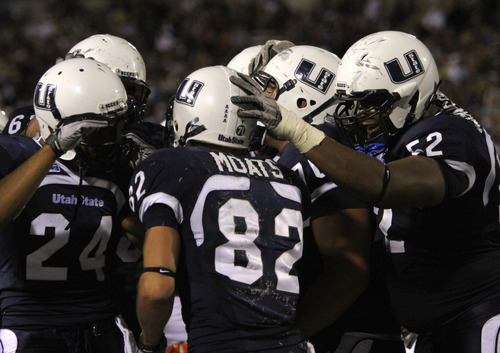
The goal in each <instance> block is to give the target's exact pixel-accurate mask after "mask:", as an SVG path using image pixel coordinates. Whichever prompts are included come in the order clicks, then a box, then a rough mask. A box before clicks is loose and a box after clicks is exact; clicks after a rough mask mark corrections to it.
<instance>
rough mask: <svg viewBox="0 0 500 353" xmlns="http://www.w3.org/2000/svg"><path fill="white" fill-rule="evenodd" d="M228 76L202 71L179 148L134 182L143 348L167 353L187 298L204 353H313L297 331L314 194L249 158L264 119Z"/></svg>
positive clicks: (176, 117)
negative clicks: (247, 114)
mask: <svg viewBox="0 0 500 353" xmlns="http://www.w3.org/2000/svg"><path fill="white" fill-rule="evenodd" d="M234 74H235V71H233V70H230V69H229V68H227V67H224V66H212V67H206V68H202V69H199V70H197V71H195V72H194V73H192V74H191V75H189V76H188V77H187V78H186V79H185V80H184V81H183V82H182V83H181V84H180V86H179V88H178V90H177V93H176V96H175V101H174V103H173V109H172V117H171V119H172V120H173V123H172V124H171V126H172V127H173V133H174V138H173V142H174V146H176V147H174V148H167V149H163V150H160V151H157V152H155V153H153V154H152V155H151V156H150V157H149V158H148V159H147V160H146V161H144V162H143V163H142V164H141V165H140V166H139V167H138V168H137V169H136V171H135V172H134V175H133V177H132V180H131V184H130V190H129V203H130V205H131V206H132V208H133V209H134V210H135V212H136V213H137V215H138V216H139V218H140V219H141V221H142V222H143V223H144V225H145V228H146V240H145V243H144V248H143V254H144V272H143V274H142V276H141V278H140V281H139V295H138V302H137V310H138V316H139V319H140V322H141V326H142V334H141V338H140V341H139V348H140V349H142V351H144V352H145V351H148V352H161V351H162V349H164V348H162V347H163V345H162V344H161V340H162V339H163V337H164V336H163V327H164V326H165V323H166V322H167V320H168V319H169V316H170V308H171V305H172V300H173V298H174V288H178V290H179V296H180V299H181V302H182V309H183V317H184V321H185V322H186V327H187V331H188V350H189V352H191V353H193V352H194V353H197V352H228V353H229V352H231V353H238V352H255V351H262V352H287V353H288V352H292V353H293V352H307V351H308V348H307V347H308V345H307V343H306V342H305V341H304V340H303V338H302V336H301V335H300V333H299V331H298V330H297V329H296V328H295V327H294V319H295V312H296V305H297V300H298V297H299V281H298V277H297V269H296V264H297V262H298V261H299V260H300V258H301V256H302V250H303V230H302V229H303V225H304V223H305V222H306V221H307V218H308V208H309V201H308V192H307V190H306V189H305V185H304V184H303V183H302V182H301V181H300V179H299V178H298V176H297V175H296V174H295V173H293V172H292V171H291V170H289V169H287V168H285V167H283V166H279V165H277V164H276V163H274V162H273V161H272V160H269V159H267V160H265V159H256V158H252V157H245V154H246V153H247V151H248V148H249V146H250V140H251V137H252V133H253V132H254V130H255V126H256V121H255V119H241V118H239V117H238V116H237V107H236V106H235V105H234V104H232V103H231V101H230V97H231V96H232V95H235V94H236V95H240V94H243V93H242V92H241V91H240V90H239V89H238V88H237V87H235V86H234V85H232V84H231V83H230V81H229V77H230V76H231V75H234Z"/></svg>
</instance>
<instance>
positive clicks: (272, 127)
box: [229, 73, 325, 153]
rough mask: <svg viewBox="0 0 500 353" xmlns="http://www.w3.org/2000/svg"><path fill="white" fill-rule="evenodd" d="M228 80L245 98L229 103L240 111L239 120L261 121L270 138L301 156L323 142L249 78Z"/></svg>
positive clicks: (235, 97) (232, 77)
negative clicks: (289, 144) (288, 145)
mask: <svg viewBox="0 0 500 353" xmlns="http://www.w3.org/2000/svg"><path fill="white" fill-rule="evenodd" d="M229 79H230V80H231V82H232V83H233V84H234V85H236V86H238V87H239V88H241V89H242V90H243V91H244V92H246V93H247V94H248V95H242V96H233V97H231V102H233V103H234V104H237V105H238V106H239V107H240V110H238V116H239V117H241V118H252V119H258V120H260V121H261V122H263V123H264V125H266V127H267V129H268V131H269V132H270V133H271V135H273V136H274V137H276V138H278V139H280V140H289V141H290V142H292V143H293V144H294V145H295V147H297V149H298V150H299V151H300V152H301V153H306V152H308V151H309V150H311V149H312V148H313V147H315V146H317V145H319V144H320V143H321V141H323V139H324V138H325V134H324V133H323V132H322V131H320V130H318V129H316V128H314V127H313V126H311V125H309V124H308V123H307V122H305V121H304V120H302V119H301V118H299V117H297V116H296V115H295V114H294V113H292V112H291V111H288V110H286V109H285V108H283V107H282V106H281V105H279V104H278V103H277V102H276V101H275V100H274V99H273V98H270V97H269V96H267V95H266V94H265V93H264V92H263V91H262V89H261V88H260V86H259V84H258V83H257V82H255V81H254V80H252V78H251V77H250V76H247V75H245V74H242V73H238V76H231V77H230V78H229Z"/></svg>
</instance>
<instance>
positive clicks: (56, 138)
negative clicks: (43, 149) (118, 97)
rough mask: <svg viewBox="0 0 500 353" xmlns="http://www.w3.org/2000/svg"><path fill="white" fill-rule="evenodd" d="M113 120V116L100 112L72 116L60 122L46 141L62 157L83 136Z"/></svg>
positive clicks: (106, 125) (109, 123)
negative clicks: (108, 116) (103, 114)
mask: <svg viewBox="0 0 500 353" xmlns="http://www.w3.org/2000/svg"><path fill="white" fill-rule="evenodd" d="M112 122H113V121H112V118H107V117H104V116H102V115H98V114H85V115H76V116H70V117H67V118H65V119H63V120H61V121H60V122H59V124H58V125H57V128H56V131H55V132H53V133H52V134H50V135H49V136H48V137H47V139H45V143H46V144H47V145H49V146H50V147H51V148H52V150H53V151H54V152H55V154H56V155H57V156H58V157H60V156H62V155H63V154H65V153H66V152H68V151H70V150H72V149H73V148H75V147H76V146H77V145H78V144H79V143H80V142H81V141H82V138H83V137H85V136H87V135H89V134H90V133H92V132H94V131H96V130H98V129H100V128H103V127H108V126H110V125H111V123H112Z"/></svg>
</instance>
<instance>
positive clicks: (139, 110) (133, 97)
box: [121, 77, 151, 122]
mask: <svg viewBox="0 0 500 353" xmlns="http://www.w3.org/2000/svg"><path fill="white" fill-rule="evenodd" d="M121 80H122V82H123V85H124V86H125V90H126V91H127V95H128V100H127V104H128V111H127V117H128V119H129V120H130V122H132V121H138V122H141V121H143V118H144V113H145V111H146V102H147V100H148V98H149V94H150V93H151V89H150V88H149V86H148V85H147V84H146V83H145V82H142V81H139V80H135V79H130V78H126V77H121Z"/></svg>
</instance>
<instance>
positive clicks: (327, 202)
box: [253, 46, 404, 353]
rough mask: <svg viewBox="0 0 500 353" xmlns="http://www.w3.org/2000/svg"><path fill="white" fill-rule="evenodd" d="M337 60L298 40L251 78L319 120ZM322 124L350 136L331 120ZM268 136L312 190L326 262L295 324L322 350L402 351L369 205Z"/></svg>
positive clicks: (329, 110)
mask: <svg viewBox="0 0 500 353" xmlns="http://www.w3.org/2000/svg"><path fill="white" fill-rule="evenodd" d="M339 62H340V59H339V58H338V57H337V56H336V55H335V54H333V53H330V52H328V51H326V50H324V49H321V48H317V47H313V46H294V47H291V48H289V49H287V50H284V51H282V52H280V53H279V54H277V55H276V56H274V57H273V58H272V59H271V60H270V61H269V62H268V63H267V65H266V66H265V68H264V69H263V70H262V71H259V72H256V73H255V74H254V76H253V78H254V79H255V80H256V81H258V82H260V84H261V86H262V89H263V90H264V91H265V92H267V94H268V95H269V96H271V97H273V98H275V99H276V100H277V102H278V103H279V104H280V105H282V106H283V107H285V108H286V109H289V110H290V111H293V112H294V113H295V114H296V115H297V116H298V117H300V118H302V119H303V120H305V121H308V122H310V123H312V124H313V125H316V124H321V123H323V121H324V119H325V117H329V116H331V114H333V112H334V110H335V107H336V105H335V104H334V105H332V102H333V100H334V99H333V97H334V86H333V81H334V78H335V75H336V72H337V68H338V65H339ZM318 128H319V129H321V130H322V131H324V132H325V133H326V134H327V135H328V136H329V137H331V138H333V139H335V140H337V141H342V142H344V143H345V141H344V138H343V136H342V134H341V133H340V132H339V130H338V128H336V127H334V126H332V125H331V124H322V125H318ZM266 142H267V143H269V144H272V145H273V146H275V147H276V148H278V149H279V150H280V153H279V163H281V164H284V165H287V166H288V167H290V168H292V169H293V170H295V171H296V172H297V173H298V174H299V175H300V176H301V177H302V178H303V179H304V181H305V182H306V184H307V185H308V187H309V191H310V193H311V195H313V197H312V211H311V225H312V229H313V230H314V231H313V234H314V238H315V239H316V245H317V248H318V249H319V252H320V254H321V255H322V256H323V263H322V264H321V266H323V269H322V270H321V271H317V270H316V271H314V270H309V271H307V270H306V271H304V272H305V273H306V274H308V277H309V279H308V280H307V281H308V282H306V284H307V285H311V281H313V280H314V279H316V282H315V283H314V284H312V287H311V289H310V291H309V292H307V291H306V294H305V300H303V301H302V303H301V305H299V310H298V321H297V324H298V326H299V328H300V329H301V331H302V333H303V334H304V335H305V337H306V338H310V337H311V341H312V342H313V344H314V346H315V349H316V351H317V352H327V351H333V350H335V349H336V352H337V353H344V352H351V351H353V350H356V351H357V352H372V353H373V352H383V353H390V352H404V346H403V343H402V341H401V338H400V334H399V325H398V324H397V322H396V321H395V320H394V317H393V315H392V314H391V309H390V306H389V304H388V300H387V292H386V287H385V282H384V278H383V276H382V275H381V263H382V262H383V261H384V260H383V252H382V251H381V250H383V248H382V246H383V243H382V241H381V239H377V241H374V242H373V244H371V242H372V241H373V240H374V239H372V238H373V235H374V229H373V224H372V223H373V220H372V216H371V212H370V208H369V205H368V204H367V203H366V202H362V201H360V200H358V199H356V198H354V197H352V196H350V195H349V194H347V193H345V192H344V191H343V190H342V189H341V188H339V187H338V186H337V185H336V184H334V183H332V182H330V181H329V180H328V179H327V178H326V177H325V175H324V174H323V173H321V172H319V171H318V169H317V167H316V166H315V165H314V164H312V163H311V162H309V161H308V160H307V159H306V158H305V157H304V156H303V155H301V154H300V152H299V151H298V150H297V149H296V148H295V147H294V146H293V144H291V143H288V141H283V140H277V139H274V138H273V137H271V136H270V135H266ZM370 244H371V245H370ZM370 248H371V249H370ZM317 258H319V256H312V257H311V258H309V259H308V260H307V261H304V262H305V263H306V264H305V267H306V269H307V265H309V266H313V267H312V268H313V269H314V266H317V265H314V264H310V263H309V264H307V263H308V262H313V263H314V261H315V259H317ZM318 273H321V274H320V275H319V276H318V277H317V278H315V277H316V276H317V274H318ZM311 274H314V275H313V276H311ZM305 287H306V286H304V288H305ZM367 287H368V288H367ZM360 293H362V295H361V297H360V298H359V299H357V298H358V296H359V295H360ZM355 300H356V301H355ZM353 302H354V304H353V306H352V307H350V306H351V304H352V303H353ZM319 303H321V304H319ZM349 307H350V309H349V310H348V311H347V312H346V313H345V314H343V312H344V311H345V310H346V309H347V308H349ZM341 314H343V315H341ZM333 322H336V323H335V324H331V323H333ZM328 324H331V325H330V326H329V327H328V328H327V329H325V328H326V327H327V326H328ZM341 340H342V342H341ZM362 347H363V348H362Z"/></svg>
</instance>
